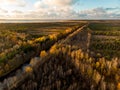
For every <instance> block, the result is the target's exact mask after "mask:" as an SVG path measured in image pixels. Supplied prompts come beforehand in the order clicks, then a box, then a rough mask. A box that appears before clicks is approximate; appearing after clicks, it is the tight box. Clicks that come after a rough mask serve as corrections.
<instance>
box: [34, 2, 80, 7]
mask: <svg viewBox="0 0 120 90" xmlns="http://www.w3.org/2000/svg"><path fill="white" fill-rule="evenodd" d="M77 1H79V0H39V1H37V2H36V3H35V7H37V8H41V7H44V6H46V7H50V6H70V5H73V4H75V3H76V2H77Z"/></svg>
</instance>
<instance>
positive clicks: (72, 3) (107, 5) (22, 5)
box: [0, 0, 120, 19]
mask: <svg viewBox="0 0 120 90" xmlns="http://www.w3.org/2000/svg"><path fill="white" fill-rule="evenodd" d="M0 19H120V0H0Z"/></svg>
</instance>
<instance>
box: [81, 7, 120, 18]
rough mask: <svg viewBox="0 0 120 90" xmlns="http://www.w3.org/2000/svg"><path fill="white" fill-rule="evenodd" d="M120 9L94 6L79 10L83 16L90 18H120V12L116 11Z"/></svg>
mask: <svg viewBox="0 0 120 90" xmlns="http://www.w3.org/2000/svg"><path fill="white" fill-rule="evenodd" d="M118 10H119V7H115V8H102V7H99V8H93V9H88V10H83V11H80V12H79V16H80V17H81V18H83V17H84V18H88V19H117V18H120V13H119V12H116V11H118Z"/></svg>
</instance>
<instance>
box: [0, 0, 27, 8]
mask: <svg viewBox="0 0 120 90" xmlns="http://www.w3.org/2000/svg"><path fill="white" fill-rule="evenodd" d="M0 3H1V4H6V5H15V6H20V7H23V6H25V5H26V2H25V0H0Z"/></svg>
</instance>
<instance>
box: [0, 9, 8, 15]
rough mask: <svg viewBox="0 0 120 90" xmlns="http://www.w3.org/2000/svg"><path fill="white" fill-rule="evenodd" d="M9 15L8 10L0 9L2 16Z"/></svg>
mask: <svg viewBox="0 0 120 90" xmlns="http://www.w3.org/2000/svg"><path fill="white" fill-rule="evenodd" d="M4 13H8V11H7V10H5V9H2V8H0V14H4Z"/></svg>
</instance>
